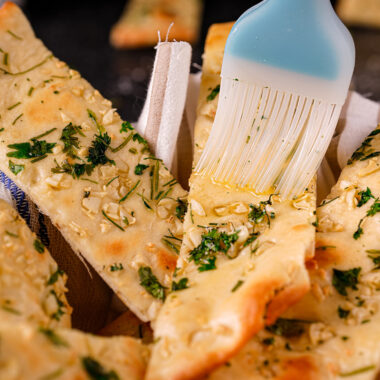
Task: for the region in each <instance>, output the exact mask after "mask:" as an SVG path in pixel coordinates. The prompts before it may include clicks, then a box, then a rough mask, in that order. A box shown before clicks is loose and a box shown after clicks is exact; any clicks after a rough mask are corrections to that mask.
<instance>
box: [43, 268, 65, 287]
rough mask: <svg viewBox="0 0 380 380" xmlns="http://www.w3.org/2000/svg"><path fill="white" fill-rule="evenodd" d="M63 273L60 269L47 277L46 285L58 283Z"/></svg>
mask: <svg viewBox="0 0 380 380" xmlns="http://www.w3.org/2000/svg"><path fill="white" fill-rule="evenodd" d="M64 274H65V272H64V271H63V270H62V269H59V268H58V269H57V270H56V271H55V272H54V273H52V275H51V276H50V277H49V279H48V281H47V284H48V285H53V284H55V283H56V282H57V281H58V278H59V276H63V275H64Z"/></svg>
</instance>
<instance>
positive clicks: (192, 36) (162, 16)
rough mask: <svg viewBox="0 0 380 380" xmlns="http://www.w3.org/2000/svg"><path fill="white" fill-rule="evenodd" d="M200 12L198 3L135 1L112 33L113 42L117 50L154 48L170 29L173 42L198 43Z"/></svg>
mask: <svg viewBox="0 0 380 380" xmlns="http://www.w3.org/2000/svg"><path fill="white" fill-rule="evenodd" d="M201 11H202V3H201V2H200V1H199V0H153V1H145V0H132V1H130V2H129V4H128V5H127V7H126V9H125V11H124V13H123V15H122V16H121V18H120V20H119V21H118V23H117V24H116V25H115V26H114V27H113V28H112V30H111V36H110V39H111V43H112V45H113V46H114V47H116V48H137V47H144V46H154V45H155V44H157V42H158V32H160V35H161V38H164V37H165V36H166V34H167V32H168V30H169V28H170V35H169V37H170V39H171V40H177V41H188V42H190V43H193V42H196V40H197V38H198V31H199V26H200V17H201ZM172 23H174V24H173V25H171V24H172Z"/></svg>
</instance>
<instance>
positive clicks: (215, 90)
mask: <svg viewBox="0 0 380 380" xmlns="http://www.w3.org/2000/svg"><path fill="white" fill-rule="evenodd" d="M219 91H220V84H218V85H216V86H215V87H214V88H213V89H212V90H211V92H210V93H209V94H208V95H207V101H208V102H210V101H211V100H214V99H215V98H216V96H217V95H218V94H219Z"/></svg>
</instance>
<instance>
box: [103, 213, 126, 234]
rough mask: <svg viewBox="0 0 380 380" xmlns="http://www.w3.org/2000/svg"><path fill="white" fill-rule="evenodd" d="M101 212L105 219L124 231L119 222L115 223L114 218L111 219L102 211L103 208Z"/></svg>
mask: <svg viewBox="0 0 380 380" xmlns="http://www.w3.org/2000/svg"><path fill="white" fill-rule="evenodd" d="M102 214H103V216H104V217H105V218H106V219H107V220H109V221H110V222H111V223H112V224H113V225H114V226H115V227H117V228H118V229H119V230H122V231H125V229H124V228H123V227H122V226H120V225H119V224H117V223H116V222H115V221H114V220H112V219H111V218H110V217H109V216H108V215H107V214H106V213H105V212H104V210H102Z"/></svg>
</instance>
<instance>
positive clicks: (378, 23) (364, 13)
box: [337, 0, 380, 28]
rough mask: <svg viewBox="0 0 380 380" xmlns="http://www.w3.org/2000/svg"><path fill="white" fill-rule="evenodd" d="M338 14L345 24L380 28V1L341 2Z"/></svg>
mask: <svg viewBox="0 0 380 380" xmlns="http://www.w3.org/2000/svg"><path fill="white" fill-rule="evenodd" d="M337 13H338V15H339V17H340V18H341V19H342V21H343V22H344V23H345V24H348V25H359V26H367V27H377V28H379V27H380V2H379V1H378V0H339V1H338V4H337Z"/></svg>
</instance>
